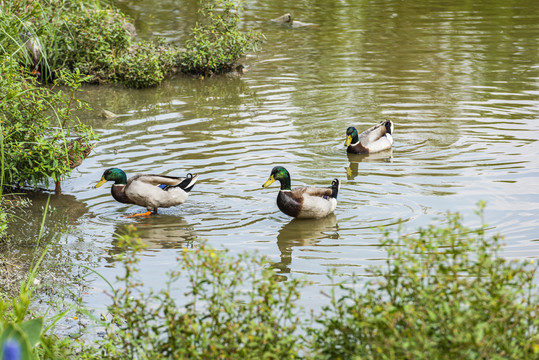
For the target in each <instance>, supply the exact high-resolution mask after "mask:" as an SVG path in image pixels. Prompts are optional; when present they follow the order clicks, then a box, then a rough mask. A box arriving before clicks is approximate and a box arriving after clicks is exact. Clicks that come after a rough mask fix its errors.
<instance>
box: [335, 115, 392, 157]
mask: <svg viewBox="0 0 539 360" xmlns="http://www.w3.org/2000/svg"><path fill="white" fill-rule="evenodd" d="M392 145H393V122H392V121H391V120H383V121H380V123H378V124H376V125H374V126H373V127H371V128H369V129H367V130H365V131H363V132H362V133H361V134H358V132H357V129H356V128H355V127H353V126H350V127H349V128H348V129H346V141H345V143H344V146H346V147H347V148H346V152H348V153H351V154H364V153H374V152H379V151H384V150H389V149H391V146H392Z"/></svg>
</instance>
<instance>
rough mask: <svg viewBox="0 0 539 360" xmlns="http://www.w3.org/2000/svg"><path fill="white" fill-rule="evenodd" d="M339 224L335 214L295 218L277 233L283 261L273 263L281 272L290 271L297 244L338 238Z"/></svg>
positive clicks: (308, 243)
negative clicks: (313, 217)
mask: <svg viewBox="0 0 539 360" xmlns="http://www.w3.org/2000/svg"><path fill="white" fill-rule="evenodd" d="M338 237H339V234H338V224H337V217H336V216H335V214H330V215H328V216H326V217H325V218H322V219H293V220H292V221H290V222H289V223H287V224H285V225H284V226H283V227H282V228H281V230H280V231H279V234H278V235H277V246H278V247H279V250H280V252H281V261H280V262H278V263H275V264H273V267H274V268H275V269H278V273H280V274H288V273H290V264H292V250H293V248H294V247H297V246H312V245H316V244H317V243H318V242H320V240H322V239H326V238H338Z"/></svg>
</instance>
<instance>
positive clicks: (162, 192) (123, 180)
mask: <svg viewBox="0 0 539 360" xmlns="http://www.w3.org/2000/svg"><path fill="white" fill-rule="evenodd" d="M197 179H198V175H192V174H187V176H186V177H175V176H167V175H146V174H139V175H135V176H133V177H130V178H129V180H128V179H127V176H126V175H125V172H123V170H121V169H118V168H111V169H107V170H105V172H104V173H103V176H102V177H101V180H100V181H99V182H98V183H97V185H96V186H95V187H96V188H98V187H100V186H101V185H103V184H104V183H106V182H107V181H114V184H112V188H111V194H112V197H113V198H114V199H116V201H119V202H121V203H124V204H135V205H140V206H144V207H146V209H148V211H147V212H145V213H140V214H134V215H130V216H129V217H132V216H142V215H150V214H151V211H152V210H153V211H154V213H157V208H160V207H171V206H175V205H180V204H183V203H184V202H185V200H186V199H187V196H189V191H191V189H192V188H193V186H194V185H195V183H196V181H197Z"/></svg>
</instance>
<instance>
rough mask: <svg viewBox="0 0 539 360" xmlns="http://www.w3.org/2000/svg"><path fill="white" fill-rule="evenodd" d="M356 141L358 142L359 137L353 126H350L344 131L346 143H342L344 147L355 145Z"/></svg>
mask: <svg viewBox="0 0 539 360" xmlns="http://www.w3.org/2000/svg"><path fill="white" fill-rule="evenodd" d="M358 141H359V135H358V133H357V130H356V128H355V127H353V126H350V127H349V128H348V129H346V141H345V142H344V146H348V145H350V144H355V143H357V142H358Z"/></svg>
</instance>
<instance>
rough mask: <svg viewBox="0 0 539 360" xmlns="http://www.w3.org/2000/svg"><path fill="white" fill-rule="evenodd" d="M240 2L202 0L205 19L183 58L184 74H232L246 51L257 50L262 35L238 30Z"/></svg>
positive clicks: (193, 36) (186, 48) (239, 0)
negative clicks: (229, 72) (228, 72)
mask: <svg viewBox="0 0 539 360" xmlns="http://www.w3.org/2000/svg"><path fill="white" fill-rule="evenodd" d="M241 3H242V1H241V0H201V2H200V4H201V7H200V10H199V12H200V15H201V18H202V20H201V21H200V22H197V24H196V25H195V27H194V28H193V34H192V36H191V38H190V39H189V40H187V42H186V43H185V52H183V53H182V56H181V59H180V63H181V65H182V67H183V70H184V71H186V72H190V73H196V74H203V75H211V74H215V73H220V72H227V71H231V70H232V69H233V68H234V64H236V62H237V61H238V60H239V59H240V58H241V57H242V56H243V55H244V54H245V53H246V52H248V51H250V50H256V48H257V44H258V43H259V42H260V40H261V34H260V33H258V32H254V31H248V32H242V31H240V29H239V27H238V24H239V21H240V18H239V14H238V11H239V10H240V8H241Z"/></svg>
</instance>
